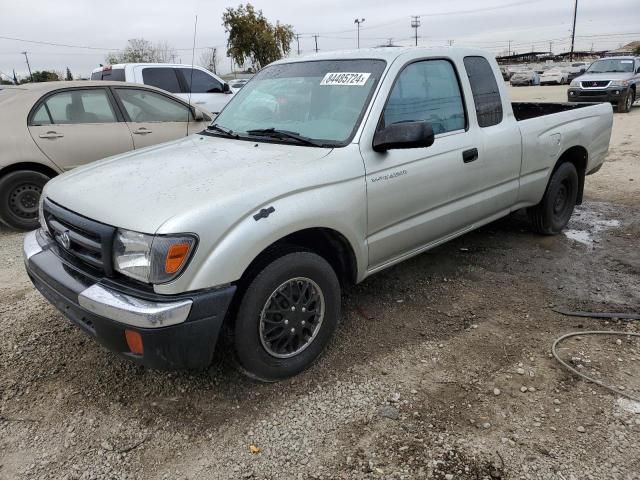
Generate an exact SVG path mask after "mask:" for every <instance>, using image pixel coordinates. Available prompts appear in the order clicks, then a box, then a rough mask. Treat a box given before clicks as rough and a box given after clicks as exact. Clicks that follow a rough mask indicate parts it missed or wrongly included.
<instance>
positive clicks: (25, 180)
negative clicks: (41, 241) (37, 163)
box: [0, 170, 50, 230]
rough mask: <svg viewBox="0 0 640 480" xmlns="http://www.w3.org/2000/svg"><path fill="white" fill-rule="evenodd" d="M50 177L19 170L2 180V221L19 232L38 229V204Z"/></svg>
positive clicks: (0, 197)
mask: <svg viewBox="0 0 640 480" xmlns="http://www.w3.org/2000/svg"><path fill="white" fill-rule="evenodd" d="M49 179H50V177H49V176H48V175H45V174H44V173H40V172H34V171H33V170H18V171H15V172H11V173H8V174H7V175H5V176H4V177H2V178H1V179H0V220H2V222H3V223H5V224H7V225H8V226H10V227H12V228H15V229H18V230H35V229H36V228H38V202H39V200H40V194H41V193H42V188H43V187H44V185H45V183H47V182H48V181H49Z"/></svg>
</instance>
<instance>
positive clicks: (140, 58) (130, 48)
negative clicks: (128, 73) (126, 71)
mask: <svg viewBox="0 0 640 480" xmlns="http://www.w3.org/2000/svg"><path fill="white" fill-rule="evenodd" d="M175 56H176V53H175V49H174V48H173V47H172V46H170V45H169V44H168V43H167V42H159V43H157V44H156V45H153V44H152V43H151V42H150V41H148V40H145V39H144V38H132V39H131V40H129V41H127V46H126V47H125V48H124V50H122V51H121V52H111V53H109V54H108V55H107V56H106V61H107V63H111V64H114V63H168V62H172V61H173V60H174V58H175Z"/></svg>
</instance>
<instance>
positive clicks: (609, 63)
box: [587, 59, 633, 73]
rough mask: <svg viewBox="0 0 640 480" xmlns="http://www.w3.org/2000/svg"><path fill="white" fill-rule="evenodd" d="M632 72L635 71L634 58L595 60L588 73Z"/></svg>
mask: <svg viewBox="0 0 640 480" xmlns="http://www.w3.org/2000/svg"><path fill="white" fill-rule="evenodd" d="M610 72H617V73H627V72H629V73H631V72H633V60H631V59H628V60H626V59H608V60H598V61H597V62H593V64H591V66H590V67H589V70H587V73H610Z"/></svg>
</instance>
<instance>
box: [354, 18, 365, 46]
mask: <svg viewBox="0 0 640 480" xmlns="http://www.w3.org/2000/svg"><path fill="white" fill-rule="evenodd" d="M353 23H355V24H356V25H357V26H358V49H360V24H361V23H364V18H356V19H355V20H354V21H353Z"/></svg>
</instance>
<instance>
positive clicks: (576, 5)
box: [569, 0, 578, 62]
mask: <svg viewBox="0 0 640 480" xmlns="http://www.w3.org/2000/svg"><path fill="white" fill-rule="evenodd" d="M577 17H578V0H576V3H575V7H574V9H573V30H572V31H571V53H570V54H569V61H570V62H573V46H574V44H575V41H576V19H577Z"/></svg>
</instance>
